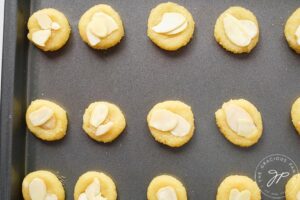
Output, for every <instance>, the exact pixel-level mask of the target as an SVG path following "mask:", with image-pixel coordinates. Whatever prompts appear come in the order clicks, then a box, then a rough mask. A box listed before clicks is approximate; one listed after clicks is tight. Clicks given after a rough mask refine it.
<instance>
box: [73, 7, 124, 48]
mask: <svg viewBox="0 0 300 200" xmlns="http://www.w3.org/2000/svg"><path fill="white" fill-rule="evenodd" d="M78 29H79V33H80V36H81V38H82V40H83V41H84V42H85V43H87V44H88V45H89V46H90V47H92V48H94V49H108V48H111V47H113V46H115V45H116V44H118V43H119V42H120V41H121V39H122V37H123V36H124V28H123V23H122V20H121V17H120V15H119V14H118V13H117V12H116V11H115V10H114V9H113V8H112V7H111V6H109V5H106V4H99V5H95V6H93V7H92V8H90V9H88V10H87V11H86V12H85V13H84V14H83V15H82V16H81V18H80V20H79V24H78Z"/></svg>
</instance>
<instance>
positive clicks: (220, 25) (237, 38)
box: [214, 7, 259, 53]
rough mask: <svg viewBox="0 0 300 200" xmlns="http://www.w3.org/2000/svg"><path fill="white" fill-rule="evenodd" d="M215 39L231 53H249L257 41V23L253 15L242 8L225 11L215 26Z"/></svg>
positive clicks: (231, 8)
mask: <svg viewBox="0 0 300 200" xmlns="http://www.w3.org/2000/svg"><path fill="white" fill-rule="evenodd" d="M214 35H215V39H216V41H217V42H218V43H219V44H220V45H221V46H222V47H223V48H225V49H226V50H228V51H231V52H232V53H249V52H250V51H251V50H252V49H253V48H254V47H255V46H256V44H257V42H258V39H259V28H258V22H257V20H256V17H255V15H254V14H253V13H252V12H251V11H249V10H247V9H245V8H242V7H230V8H229V9H227V10H225V12H223V13H222V14H221V15H220V16H219V18H218V19H217V22H216V24H215V32H214Z"/></svg>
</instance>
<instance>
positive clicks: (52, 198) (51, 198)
mask: <svg viewBox="0 0 300 200" xmlns="http://www.w3.org/2000/svg"><path fill="white" fill-rule="evenodd" d="M57 199H58V198H57V196H56V195H55V194H47V195H46V198H45V200H57Z"/></svg>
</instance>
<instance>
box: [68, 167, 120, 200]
mask: <svg viewBox="0 0 300 200" xmlns="http://www.w3.org/2000/svg"><path fill="white" fill-rule="evenodd" d="M87 197H94V198H95V199H102V198H103V199H106V200H116V199H117V189H116V185H115V183H114V182H113V180H112V179H111V178H110V177H109V176H107V175H106V174H104V173H100V172H95V171H89V172H86V173H84V174H82V175H81V176H80V177H79V179H78V180H77V183H76V185H75V189H74V200H84V199H87ZM101 197H102V198H101Z"/></svg>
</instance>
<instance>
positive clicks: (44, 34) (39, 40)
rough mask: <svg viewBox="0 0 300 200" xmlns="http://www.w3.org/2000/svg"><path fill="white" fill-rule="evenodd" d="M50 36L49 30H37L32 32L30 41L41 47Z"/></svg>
mask: <svg viewBox="0 0 300 200" xmlns="http://www.w3.org/2000/svg"><path fill="white" fill-rule="evenodd" d="M50 36H51V31H50V30H39V31H36V32H34V33H32V41H33V42H34V43H35V44H36V45H39V46H41V47H44V46H45V44H46V42H47V41H48V40H49V38H50Z"/></svg>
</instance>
